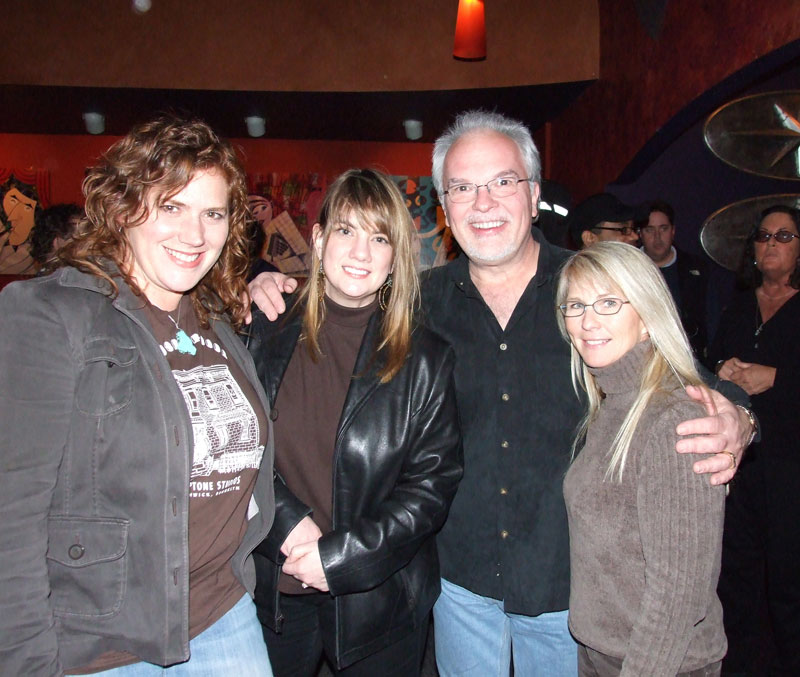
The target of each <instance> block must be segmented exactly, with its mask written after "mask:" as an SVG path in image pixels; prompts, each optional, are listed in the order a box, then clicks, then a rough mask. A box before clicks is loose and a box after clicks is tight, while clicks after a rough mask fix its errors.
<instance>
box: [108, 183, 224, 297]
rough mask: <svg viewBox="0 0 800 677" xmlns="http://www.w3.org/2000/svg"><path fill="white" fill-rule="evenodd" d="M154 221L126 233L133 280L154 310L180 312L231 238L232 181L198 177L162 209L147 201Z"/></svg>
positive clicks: (164, 203) (149, 217)
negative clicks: (182, 302)
mask: <svg viewBox="0 0 800 677" xmlns="http://www.w3.org/2000/svg"><path fill="white" fill-rule="evenodd" d="M148 205H149V207H150V215H149V216H148V218H147V220H146V221H145V222H144V223H143V224H141V225H140V226H135V227H132V228H127V229H125V231H124V233H125V236H126V237H127V239H128V244H129V245H130V250H131V254H132V259H133V260H132V262H131V275H132V276H133V279H134V280H135V281H136V284H137V285H138V286H139V288H140V289H141V290H142V293H144V295H145V296H146V297H147V300H148V301H150V303H152V304H153V305H155V306H157V307H158V308H161V309H162V310H174V309H175V308H177V306H178V303H179V302H180V300H181V297H182V296H183V294H184V293H186V292H187V291H190V290H191V289H192V288H194V287H195V285H197V283H198V282H200V280H202V279H203V277H204V276H205V274H206V273H207V272H208V271H209V270H211V267H212V266H213V265H214V264H215V263H216V262H217V259H218V258H219V255H220V253H221V252H222V248H223V247H224V245H225V241H226V239H227V237H228V218H229V213H228V181H227V179H226V178H225V177H224V175H223V174H222V173H221V172H219V171H216V170H213V169H211V170H206V171H199V172H197V173H196V174H195V175H194V177H193V178H192V180H191V181H189V183H188V184H187V185H186V186H185V187H184V188H183V189H182V190H181V191H179V192H178V193H176V194H175V195H173V196H172V197H171V198H169V199H167V200H164V201H163V204H154V201H153V198H148Z"/></svg>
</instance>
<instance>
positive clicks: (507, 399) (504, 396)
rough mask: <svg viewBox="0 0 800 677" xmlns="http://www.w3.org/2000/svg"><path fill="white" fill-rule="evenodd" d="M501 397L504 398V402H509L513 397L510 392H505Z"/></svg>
mask: <svg viewBox="0 0 800 677" xmlns="http://www.w3.org/2000/svg"><path fill="white" fill-rule="evenodd" d="M500 399H501V400H503V402H508V401H509V400H510V399H511V397H510V396H509V394H508V393H503V394H502V395H501V396H500Z"/></svg>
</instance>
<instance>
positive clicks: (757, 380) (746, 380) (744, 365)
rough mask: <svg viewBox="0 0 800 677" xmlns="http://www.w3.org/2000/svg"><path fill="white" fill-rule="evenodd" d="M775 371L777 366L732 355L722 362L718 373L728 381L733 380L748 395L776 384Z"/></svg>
mask: <svg viewBox="0 0 800 677" xmlns="http://www.w3.org/2000/svg"><path fill="white" fill-rule="evenodd" d="M775 372H776V369H775V367H767V366H766V365H763V364H754V363H752V362H742V360H740V359H739V358H738V357H732V358H730V359H729V360H725V362H723V363H722V366H721V367H720V369H719V371H718V372H717V375H718V376H719V377H720V378H721V379H725V380H726V381H733V382H734V383H735V384H736V385H737V386H739V387H740V388H741V389H742V390H744V391H745V392H746V393H747V394H748V395H758V394H759V393H763V392H764V391H765V390H769V389H770V388H771V387H772V386H773V385H775Z"/></svg>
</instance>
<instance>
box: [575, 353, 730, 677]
mask: <svg viewBox="0 0 800 677" xmlns="http://www.w3.org/2000/svg"><path fill="white" fill-rule="evenodd" d="M650 350H652V347H651V344H650V342H649V341H645V342H642V343H640V344H638V345H637V346H635V347H634V348H633V349H631V350H630V351H629V352H628V353H627V354H626V355H625V356H624V357H622V358H621V359H620V360H618V361H617V362H616V363H614V364H612V365H610V366H608V367H605V368H603V369H597V370H593V371H592V373H593V375H594V377H595V379H596V380H597V384H598V385H599V386H600V388H601V389H602V391H603V392H604V393H605V395H606V397H605V399H604V400H603V402H602V404H601V406H600V410H599V412H598V415H597V417H596V419H595V420H594V421H593V422H592V423H591V424H590V426H589V430H588V434H587V437H586V444H585V446H584V447H583V450H582V451H581V452H580V454H579V455H578V456H577V457H576V459H575V461H574V462H573V463H572V465H571V466H570V469H569V471H568V472H567V475H566V477H565V479H564V498H565V500H566V504H567V514H568V517H569V536H570V565H571V581H570V582H571V585H570V604H569V625H570V630H571V631H572V634H573V635H574V636H575V637H576V639H578V641H580V642H581V643H583V644H585V645H586V646H588V647H590V648H592V649H594V650H595V651H599V652H600V653H603V654H606V655H608V656H613V657H616V658H621V659H623V663H622V672H621V674H622V675H648V676H655V675H664V676H667V675H669V676H674V675H675V674H677V673H678V672H688V671H691V670H696V669H698V668H701V667H704V666H706V665H708V664H710V663H714V662H716V661H718V660H720V659H721V658H722V657H723V656H724V655H725V651H726V648H727V642H726V640H725V634H724V631H723V627H722V608H721V606H720V603H719V600H718V598H717V594H716V587H717V579H718V578H719V566H720V555H721V542H722V523H723V516H724V509H725V489H724V487H721V486H717V487H712V486H711V485H710V484H709V481H708V478H707V477H706V476H704V475H696V474H695V473H694V472H693V471H692V464H693V463H694V462H695V461H696V460H697V458H696V457H695V456H694V455H692V454H678V453H677V452H676V451H675V443H676V441H677V439H678V436H677V434H676V433H675V426H676V425H677V424H678V423H680V422H681V421H685V420H687V419H691V418H697V417H698V416H702V415H703V411H702V408H701V407H700V406H699V405H698V404H696V403H694V402H692V401H691V400H690V399H689V397H688V396H687V395H686V393H685V392H684V390H683V388H682V387H681V386H680V384H679V383H678V381H677V379H676V378H674V377H672V378H670V379H669V380H668V382H667V383H666V384H665V387H664V390H663V391H662V392H660V393H657V394H656V395H654V396H653V398H652V399H651V401H650V404H649V405H648V406H647V409H646V410H645V412H644V414H643V415H642V418H641V420H640V422H639V425H638V426H637V429H636V432H635V433H634V436H633V440H632V443H631V447H630V450H629V452H628V458H627V464H626V466H625V472H624V474H623V476H622V482H618V481H617V480H616V478H614V479H604V476H605V473H606V469H607V468H608V463H609V457H610V455H609V453H608V452H609V449H610V448H611V443H612V440H613V439H614V436H615V435H616V433H617V431H618V430H619V427H620V425H621V424H622V421H623V419H624V417H625V415H626V413H627V412H628V410H629V409H630V407H631V405H632V403H633V400H634V399H635V397H636V392H637V390H638V387H639V382H640V379H641V373H642V369H643V366H644V363H645V360H646V359H647V357H648V355H649V351H650Z"/></svg>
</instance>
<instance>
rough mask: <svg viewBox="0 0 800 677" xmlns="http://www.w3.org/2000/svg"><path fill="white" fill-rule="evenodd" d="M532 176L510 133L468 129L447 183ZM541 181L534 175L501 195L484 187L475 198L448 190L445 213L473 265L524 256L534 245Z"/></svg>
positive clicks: (452, 153) (456, 147)
mask: <svg viewBox="0 0 800 677" xmlns="http://www.w3.org/2000/svg"><path fill="white" fill-rule="evenodd" d="M505 176H508V177H515V178H518V179H525V178H527V176H528V174H527V172H526V170H525V164H524V162H523V159H522V154H521V153H520V151H519V148H518V147H517V144H516V143H514V141H512V140H511V139H510V138H509V137H507V136H505V135H503V134H498V133H496V132H491V131H478V132H471V133H468V134H465V135H464V136H462V137H461V138H459V139H458V141H456V142H455V143H454V144H453V145H452V147H451V148H450V150H449V151H448V153H447V156H446V157H445V160H444V172H443V180H444V186H445V189H449V188H450V187H451V186H454V185H457V184H460V183H474V184H476V185H482V184H485V183H487V182H488V181H492V180H493V179H496V178H499V177H505ZM538 201H539V186H538V184H532V183H530V182H528V181H523V182H521V183H519V184H518V186H517V192H516V193H515V194H514V195H509V196H508V197H501V198H497V197H494V196H492V194H491V193H489V191H488V190H487V189H486V188H485V187H482V188H479V189H478V194H477V195H476V197H475V199H474V200H473V201H472V202H465V203H455V202H453V201H452V200H451V199H449V196H445V201H444V206H445V216H446V218H447V225H448V226H450V228H451V230H452V233H453V236H454V237H455V239H456V241H457V242H458V244H459V246H460V247H461V248H462V249H463V250H464V252H465V253H466V255H467V256H468V257H469V260H470V264H471V265H473V266H478V267H483V266H498V265H505V264H509V263H514V262H516V261H519V260H521V259H522V258H523V256H524V254H525V252H526V249H530V248H533V247H534V241H533V237H532V235H531V219H532V218H533V217H534V216H536V214H537V204H538Z"/></svg>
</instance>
